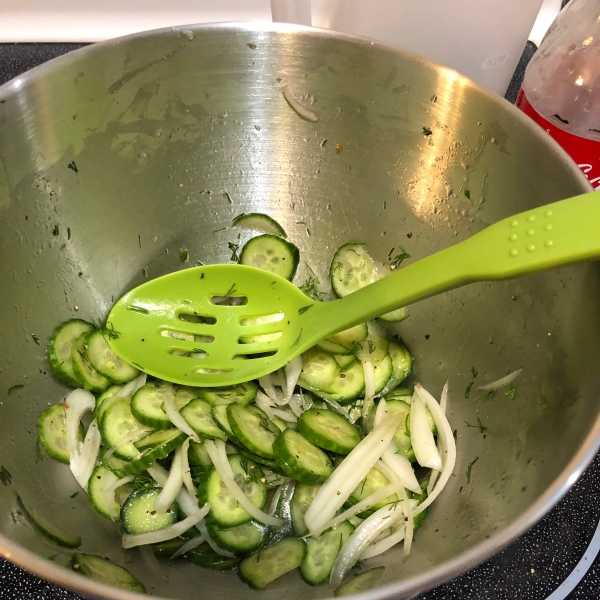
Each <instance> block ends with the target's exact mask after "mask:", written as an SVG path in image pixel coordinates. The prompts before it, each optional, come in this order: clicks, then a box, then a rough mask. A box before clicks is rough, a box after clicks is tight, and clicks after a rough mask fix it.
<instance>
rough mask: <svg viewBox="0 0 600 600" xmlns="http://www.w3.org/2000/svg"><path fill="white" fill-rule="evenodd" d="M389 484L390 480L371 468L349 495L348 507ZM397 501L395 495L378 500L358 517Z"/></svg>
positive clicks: (365, 515)
mask: <svg viewBox="0 0 600 600" xmlns="http://www.w3.org/2000/svg"><path fill="white" fill-rule="evenodd" d="M389 484H390V480H389V479H388V478H387V477H386V476H385V475H384V474H383V473H382V472H381V471H380V470H379V469H377V468H375V467H373V468H372V469H371V470H370V471H369V472H368V473H367V476H366V477H365V478H364V479H363V480H362V481H361V482H360V483H359V484H358V485H357V486H356V489H355V490H354V491H353V492H352V494H350V498H348V504H349V505H350V506H352V505H353V504H358V503H359V502H360V501H361V500H364V499H365V498H366V497H367V496H370V495H371V494H373V493H375V492H377V491H379V490H380V489H381V488H384V487H385V486H386V485H389ZM397 500H398V496H397V495H396V494H393V495H391V496H388V497H387V498H384V499H383V500H380V501H379V502H378V503H377V504H374V505H373V506H372V507H371V508H369V509H367V510H365V511H363V512H362V513H360V514H359V517H363V518H364V517H367V516H369V515H371V514H373V513H374V512H375V511H376V510H377V509H379V508H382V507H384V506H385V505H386V504H389V503H390V502H396V501H397Z"/></svg>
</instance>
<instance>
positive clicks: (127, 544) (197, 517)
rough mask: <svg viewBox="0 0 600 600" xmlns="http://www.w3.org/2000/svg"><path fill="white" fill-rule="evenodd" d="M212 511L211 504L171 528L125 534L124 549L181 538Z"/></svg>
mask: <svg viewBox="0 0 600 600" xmlns="http://www.w3.org/2000/svg"><path fill="white" fill-rule="evenodd" d="M209 510H210V504H208V503H207V504H205V505H204V508H202V509H200V510H198V511H197V512H195V513H194V514H193V515H190V516H189V517H186V518H185V519H184V520H183V521H179V522H178V523H175V524H173V525H169V527H164V528H163V529H159V530H157V531H146V532H144V533H133V534H125V535H124V536H123V548H134V547H135V546H144V545H146V544H156V543H158V542H166V541H167V540H172V539H173V538H176V537H179V536H180V535H181V534H182V533H185V532H186V531H187V530H188V529H189V528H190V527H193V526H194V525H196V524H197V523H198V522H199V521H201V520H202V519H204V517H205V516H206V515H207V514H208V511H209Z"/></svg>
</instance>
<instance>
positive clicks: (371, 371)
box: [360, 358, 376, 419]
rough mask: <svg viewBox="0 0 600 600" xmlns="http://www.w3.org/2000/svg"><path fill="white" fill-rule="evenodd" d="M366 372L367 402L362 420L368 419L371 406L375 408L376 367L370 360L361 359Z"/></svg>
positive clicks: (365, 402)
mask: <svg viewBox="0 0 600 600" xmlns="http://www.w3.org/2000/svg"><path fill="white" fill-rule="evenodd" d="M360 360H361V362H362V366H363V371H364V372H365V401H364V403H363V407H362V418H363V419H366V418H367V415H368V414H369V411H370V410H371V406H373V397H374V396H375V386H376V384H375V367H374V366H373V363H372V362H371V361H370V360H366V359H364V358H361V359H360Z"/></svg>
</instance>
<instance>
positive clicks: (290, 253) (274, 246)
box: [240, 234, 300, 281]
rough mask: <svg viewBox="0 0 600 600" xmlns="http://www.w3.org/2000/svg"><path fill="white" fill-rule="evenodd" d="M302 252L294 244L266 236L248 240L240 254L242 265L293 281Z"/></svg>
mask: <svg viewBox="0 0 600 600" xmlns="http://www.w3.org/2000/svg"><path fill="white" fill-rule="evenodd" d="M299 260H300V251H299V250H298V248H296V246H294V244H292V243H290V242H287V241H286V240H282V239H281V238H280V237H276V236H274V235H269V234H264V235H259V236H257V237H254V238H252V239H251V240H248V241H247V242H246V244H245V245H244V247H243V248H242V252H241V254H240V264H241V265H248V266H250V267H257V268H259V269H263V270H265V271H269V272H270V273H275V274H276V275H279V276H280V277H284V278H285V279H288V280H290V281H291V280H292V279H293V277H294V274H295V273H296V269H297V267H298V261H299Z"/></svg>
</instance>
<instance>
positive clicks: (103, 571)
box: [71, 552, 146, 594]
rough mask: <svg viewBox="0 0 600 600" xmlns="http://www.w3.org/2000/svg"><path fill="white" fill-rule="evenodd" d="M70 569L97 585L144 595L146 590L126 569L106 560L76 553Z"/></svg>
mask: <svg viewBox="0 0 600 600" xmlns="http://www.w3.org/2000/svg"><path fill="white" fill-rule="evenodd" d="M71 567H72V568H73V570H74V571H76V572H77V573H80V574H81V575H84V576H85V577H89V579H93V580H94V581H98V582H99V583H103V584H105V585H110V586H112V587H116V588H119V589H121V590H127V591H128V592H137V593H138V594H145V593H146V588H145V587H144V586H143V585H142V584H141V583H140V582H139V581H138V580H137V579H136V578H135V577H134V576H133V575H132V574H131V573H130V572H129V571H128V570H127V569H124V568H123V567H120V566H119V565H115V564H114V563H112V562H110V560H108V559H107V558H102V557H100V556H94V555H93V554H83V553H81V552H76V553H75V554H73V558H72V559H71Z"/></svg>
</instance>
